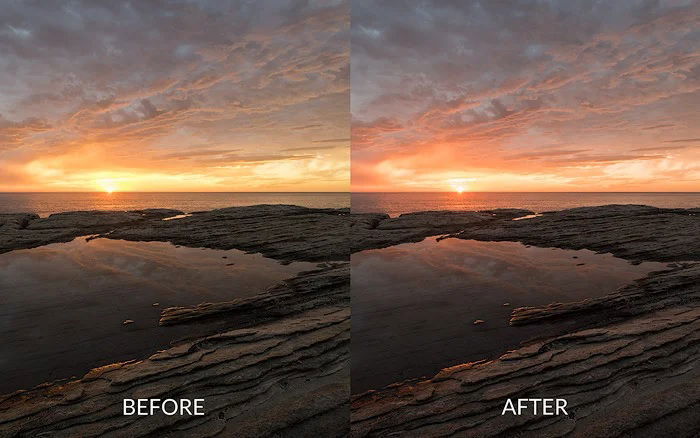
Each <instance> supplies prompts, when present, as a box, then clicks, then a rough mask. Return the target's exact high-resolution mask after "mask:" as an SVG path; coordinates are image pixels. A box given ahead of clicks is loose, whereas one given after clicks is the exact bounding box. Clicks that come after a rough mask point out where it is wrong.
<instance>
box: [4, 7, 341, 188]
mask: <svg viewBox="0 0 700 438" xmlns="http://www.w3.org/2000/svg"><path fill="white" fill-rule="evenodd" d="M349 26H350V24H349V6H348V4H347V2H345V1H333V0H319V1H312V0H309V1H295V0H294V1H293V0H290V1H286V0H280V1H266V2H258V1H225V0H211V1H158V0H156V1H109V2H106V1H103V2H94V1H52V2H38V1H22V2H20V1H17V2H5V3H4V4H3V7H2V9H0V191H101V190H120V191H348V189H349V180H350V163H349V156H350V150H349V144H350V139H349V137H350V115H349V112H348V109H349V105H350V102H349V100H350V96H349V49H350V47H349V43H350V36H349V32H350V29H349Z"/></svg>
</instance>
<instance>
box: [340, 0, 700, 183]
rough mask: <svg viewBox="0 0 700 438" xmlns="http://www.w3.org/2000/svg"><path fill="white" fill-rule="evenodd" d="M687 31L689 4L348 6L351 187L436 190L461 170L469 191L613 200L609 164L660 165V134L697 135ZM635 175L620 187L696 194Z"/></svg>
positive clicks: (697, 52)
mask: <svg viewBox="0 0 700 438" xmlns="http://www.w3.org/2000/svg"><path fill="white" fill-rule="evenodd" d="M699 19H700V4H697V3H696V2H646V1H631V2H613V3H610V4H605V5H602V4H601V5H598V4H592V3H591V2H587V1H577V0H573V1H563V0H555V1H541V2H525V3H523V2H519V1H515V0H513V1H510V0H505V1H497V2H496V1H478V0H477V1H469V2H459V1H437V0H434V1H430V0H428V1H423V2H419V3H411V4H407V3H403V2H381V3H377V2H372V1H369V0H356V1H355V2H354V3H353V20H352V30H351V35H352V58H351V72H352V76H351V85H352V100H351V112H352V145H353V187H354V188H356V189H357V190H367V189H368V188H371V189H373V190H393V189H395V188H396V187H394V183H393V182H392V179H391V175H395V178H396V184H397V187H398V185H400V183H399V180H402V178H403V176H402V175H404V172H409V171H410V172H411V175H412V176H411V178H415V179H420V175H422V174H427V173H430V175H432V176H431V177H430V178H428V179H426V181H427V180H432V181H435V182H436V184H437V185H436V186H434V187H433V189H435V190H440V189H448V188H447V186H446V184H445V183H444V182H443V183H439V181H440V177H439V175H441V174H444V178H443V181H446V180H447V179H448V175H450V174H452V173H454V172H458V171H462V172H464V171H467V172H474V173H479V174H481V175H482V178H480V179H479V180H478V181H475V182H474V183H473V189H474V190H479V189H482V190H527V189H528V188H530V189H533V190H534V189H538V190H559V189H561V188H562V187H564V188H571V187H572V186H570V185H569V184H571V181H575V182H576V186H575V187H576V188H577V189H578V190H582V189H585V190H597V189H606V190H607V189H610V188H611V187H614V188H615V189H619V188H621V186H620V185H615V184H618V183H617V182H612V179H611V180H610V181H611V182H610V183H606V182H605V181H604V180H605V178H611V177H610V173H609V172H608V169H609V167H610V166H612V165H614V163H620V162H626V163H635V162H637V163H649V162H655V161H659V162H660V161H663V160H664V159H665V157H666V155H662V153H663V152H664V151H665V150H670V149H656V148H657V147H658V145H659V144H660V143H663V142H665V141H666V140H664V138H662V137H660V135H662V134H663V135H664V136H665V137H666V138H668V136H669V134H670V133H673V135H674V136H677V138H679V139H682V140H687V141H688V142H689V143H691V142H694V141H695V139H696V138H697V136H698V135H699V134H700V130H699V129H700V128H698V127H699V126H700V123H698V120H697V116H696V113H697V110H696V108H697V105H698V103H699V102H700V49H698V48H699V47H700V34H698V33H697V31H696V30H697V21H698V20H699ZM552 145H558V146H556V147H553V146H552ZM640 152H660V153H640ZM698 158H699V157H698V151H696V150H692V149H691V148H687V149H675V150H674V159H677V160H682V161H693V160H697V159H698ZM380 163H383V164H382V166H380V165H379V164H380ZM389 165H391V166H389ZM639 168H642V167H641V166H640V167H639ZM644 168H645V169H647V170H650V171H652V172H656V175H657V176H658V177H655V176H654V175H651V176H648V175H642V174H641V173H640V174H638V178H639V180H638V181H639V184H638V185H634V184H636V183H634V181H630V180H629V178H628V179H627V180H626V183H629V184H630V185H631V186H632V185H634V187H635V189H639V188H647V189H649V190H652V189H653V190H663V189H664V188H673V189H681V190H692V189H698V188H700V182H696V183H695V184H691V183H689V182H685V183H677V182H676V181H668V180H664V179H662V178H661V175H662V174H661V172H662V170H661V168H658V167H653V166H646V167H644ZM386 169H392V172H387V171H386ZM688 172H689V175H691V174H692V173H691V171H688ZM533 173H537V174H540V175H546V176H547V177H548V178H550V181H551V183H550V185H547V182H546V180H541V179H537V180H534V179H531V178H527V175H529V174H533ZM486 174H493V175H494V178H487V177H484V175H486ZM506 174H507V175H511V179H510V181H511V182H510V183H509V182H508V180H507V179H504V178H501V177H498V178H497V177H496V176H495V175H506ZM517 175H521V176H522V177H519V176H517ZM693 175H694V174H693ZM682 180H683V181H687V178H682ZM496 181H498V183H499V184H502V185H501V186H494V185H490V184H496ZM616 181H619V180H616ZM679 181H680V179H679ZM524 183H527V184H528V185H525V186H523V184H524ZM558 184H562V185H563V186H561V187H560V186H559V185H558ZM619 184H621V183H619Z"/></svg>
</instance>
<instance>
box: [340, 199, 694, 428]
mask: <svg viewBox="0 0 700 438" xmlns="http://www.w3.org/2000/svg"><path fill="white" fill-rule="evenodd" d="M425 214H427V215H433V216H439V217H440V218H445V217H449V215H447V214H446V213H444V212H434V213H425ZM699 214H700V209H661V208H654V207H647V206H632V205H629V206H628V205H625V206H622V205H612V206H602V207H590V208H576V209H571V210H563V211H558V212H548V213H544V214H543V215H542V216H537V217H532V218H528V219H524V220H518V221H513V220H509V219H506V218H494V219H492V220H485V221H483V222H481V223H478V224H475V225H474V226H471V225H469V224H468V223H462V224H459V225H457V224H455V223H454V222H451V223H450V224H448V225H447V227H446V228H451V227H453V226H454V227H459V226H461V227H462V228H461V229H460V230H458V231H447V230H446V231H447V232H448V233H451V234H450V236H451V237H456V238H464V239H477V240H487V241H488V240H491V241H506V240H507V241H520V242H522V243H525V244H528V245H536V246H543V247H559V248H567V249H590V250H594V251H598V252H610V253H612V254H614V255H615V256H617V257H621V258H625V259H627V260H630V261H631V262H634V263H636V262H642V261H662V262H677V263H675V264H674V265H672V266H671V268H670V269H669V270H667V271H662V272H656V273H652V274H650V275H649V276H648V277H646V278H644V279H641V280H639V281H637V282H635V283H634V284H631V285H628V286H625V287H623V288H621V289H619V290H618V291H617V292H615V293H613V294H610V295H607V296H604V297H601V298H596V299H590V300H585V301H581V302H577V303H553V304H550V305H548V306H543V307H539V308H518V309H514V311H513V313H512V319H511V323H512V324H514V325H518V324H538V323H542V322H545V321H551V320H554V319H566V318H585V319H586V323H587V327H588V328H585V329H580V330H576V331H575V332H573V333H567V334H563V335H560V336H556V337H553V338H550V339H543V340H538V341H534V342H532V343H529V344H528V345H525V346H523V347H521V348H519V349H517V350H515V351H512V352H510V353H507V354H505V355H503V356H501V357H500V358H499V359H496V360H492V361H480V362H473V363H465V364H463V365H459V366H455V367H451V368H447V369H444V370H443V371H441V372H440V373H439V374H437V375H436V376H435V377H433V378H431V379H427V380H413V381H406V382H397V383H396V384H394V385H390V386H388V387H386V388H383V389H377V390H374V391H369V392H366V393H363V394H359V395H356V396H354V397H353V400H352V408H351V412H352V413H351V416H352V425H351V430H352V432H351V436H354V437H369V436H402V437H438V436H440V437H445V436H459V437H491V436H493V437H495V436H522V437H559V436H574V437H578V436H585V437H618V436H620V437H622V436H625V437H627V436H645V437H646V436H669V435H670V434H673V435H674V436H679V437H692V436H696V435H697V430H699V429H700V420H699V419H698V416H697V411H698V409H699V408H700V390H698V387H700V386H699V384H700V351H698V348H699V347H698V345H700V342H698V341H700V264H698V263H693V262H697V261H700V216H699ZM385 220H386V219H385ZM381 224H382V220H379V221H378V222H375V223H373V227H372V228H371V229H368V230H367V231H366V232H367V233H368V234H370V235H372V237H371V239H369V238H368V239H366V240H365V242H370V243H369V245H368V247H372V244H374V243H376V242H381V241H383V240H384V241H389V240H390V239H391V240H392V241H399V242H401V239H400V238H398V237H397V234H398V233H399V232H400V231H398V230H396V229H393V230H392V232H391V233H390V234H389V235H385V237H383V236H382V234H384V233H386V232H385V231H383V229H382V226H381ZM435 234H438V233H435ZM404 238H405V240H404V241H413V240H412V239H414V238H416V232H415V229H413V228H410V229H408V230H406V232H405V234H404ZM363 249H364V248H363ZM552 397H559V398H565V399H566V400H567V401H568V408H567V411H568V413H569V415H568V416H563V415H562V416H541V415H540V416H533V415H531V414H527V415H522V416H513V415H501V413H502V410H503V407H504V405H505V402H506V400H507V399H509V398H510V399H517V398H552Z"/></svg>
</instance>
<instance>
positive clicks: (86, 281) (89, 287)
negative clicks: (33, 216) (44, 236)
mask: <svg viewBox="0 0 700 438" xmlns="http://www.w3.org/2000/svg"><path fill="white" fill-rule="evenodd" d="M315 267H316V264H314V263H304V262H298V263H291V264H287V265H283V264H280V263H279V262H277V261H275V260H273V259H269V258H265V257H263V256H261V255H260V254H246V253H244V252H242V251H238V250H214V249H204V248H187V247H178V246H174V245H172V244H170V243H164V242H128V241H123V240H112V239H93V240H88V239H87V238H86V237H81V238H77V239H75V240H73V241H72V242H68V243H56V244H51V245H46V246H42V247H39V248H33V249H26V250H17V251H11V252H8V253H5V254H0V338H1V339H2V343H1V344H0V375H2V376H3V378H2V380H1V381H0V394H4V393H8V392H11V391H14V390H17V389H27V388H30V387H33V386H34V385H37V384H39V383H43V382H48V381H53V380H56V379H62V378H68V377H71V376H82V375H83V374H84V373H86V372H87V371H89V370H90V369H91V368H93V367H96V366H102V365H105V364H109V363H113V362H118V361H125V360H131V359H141V358H144V357H147V356H148V355H150V354H152V353H154V352H156V351H158V350H160V349H163V348H166V347H167V346H168V345H169V344H170V343H171V342H172V341H174V340H177V339H181V338H185V337H190V336H199V335H204V334H207V333H210V332H213V331H215V330H216V329H217V328H219V327H220V325H221V324H222V323H221V322H218V323H214V322H209V323H207V322H205V323H197V324H189V325H183V326H173V327H161V326H159V325H158V320H159V317H160V311H161V310H162V309H163V308H165V307H171V306H188V305H195V304H199V303H202V302H216V301H226V300H231V299H234V298H237V297H244V296H251V295H255V294H259V293H263V292H264V291H265V290H266V289H267V288H268V287H270V286H273V285H275V284H277V283H279V282H280V281H282V280H284V279H286V278H290V277H293V276H295V275H296V274H298V273H299V272H301V271H306V270H310V269H314V268H315ZM156 303H157V305H155V304H156ZM125 320H133V321H134V323H132V324H128V325H123V322H124V321H125Z"/></svg>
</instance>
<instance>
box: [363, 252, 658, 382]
mask: <svg viewBox="0 0 700 438" xmlns="http://www.w3.org/2000/svg"><path fill="white" fill-rule="evenodd" d="M665 268H666V265H665V264H661V263H643V264H641V265H632V264H630V263H628V262H627V261H625V260H622V259H618V258H615V257H613V256H611V255H609V254H604V255H603V254H595V253H593V252H591V251H587V250H583V251H571V250H562V249H556V248H538V247H530V246H525V245H523V244H520V243H516V242H478V241H473V240H471V241H470V240H460V239H445V240H441V241H439V242H438V241H436V239H435V238H431V239H426V240H424V241H423V242H420V243H409V244H403V245H398V246H394V247H390V248H385V249H380V250H371V251H363V252H361V253H357V254H354V255H353V256H352V306H353V315H352V318H353V319H352V376H353V378H352V386H353V392H361V391H364V390H367V389H371V388H378V387H381V386H384V385H387V384H390V383H393V382H396V381H400V380H405V379H407V378H413V377H420V376H426V375H428V376H432V375H434V374H435V373H436V372H437V371H439V370H440V369H441V368H444V367H447V366H451V365H455V364H459V363H464V362H469V361H475V360H480V359H488V358H495V357H498V356H499V355H500V354H502V353H504V352H506V351H508V350H510V349H513V348H515V347H517V346H518V345H519V344H520V343H521V342H522V341H525V340H527V339H530V338H533V337H537V336H539V335H545V334H547V333H548V331H549V330H550V329H553V327H551V326H550V325H548V324H544V325H538V326H523V327H510V326H509V325H508V320H509V317H510V312H511V310H512V309H513V308H515V307H521V306H537V305H544V304H548V303H552V302H557V301H559V302H566V301H578V300H581V299H584V298H588V297H594V296H601V295H605V294H608V293H610V292H613V291H614V290H616V289H617V288H619V287H621V286H624V285H626V284H628V283H630V282H632V281H633V280H635V279H637V278H641V277H644V276H645V275H646V274H647V273H649V272H651V271H654V270H662V269H665ZM477 320H482V321H484V322H483V323H479V324H474V322H475V321H477ZM561 328H562V327H559V329H561Z"/></svg>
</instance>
